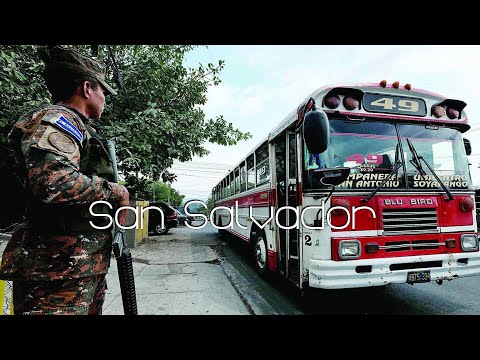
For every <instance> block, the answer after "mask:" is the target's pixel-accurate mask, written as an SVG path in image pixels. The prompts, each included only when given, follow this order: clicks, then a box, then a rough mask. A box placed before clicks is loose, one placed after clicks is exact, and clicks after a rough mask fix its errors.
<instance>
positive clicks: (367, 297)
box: [189, 225, 480, 315]
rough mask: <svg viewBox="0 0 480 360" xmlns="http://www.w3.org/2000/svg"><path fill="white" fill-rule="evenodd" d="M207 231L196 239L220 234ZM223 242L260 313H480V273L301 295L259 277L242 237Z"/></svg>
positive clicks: (235, 275)
mask: <svg viewBox="0 0 480 360" xmlns="http://www.w3.org/2000/svg"><path fill="white" fill-rule="evenodd" d="M204 230H205V231H203V232H202V234H201V233H198V235H192V236H193V238H194V239H195V238H196V237H197V236H208V237H210V236H216V235H215V233H216V230H215V229H214V228H213V227H212V226H211V225H209V226H208V227H206V228H205V229H204ZM189 231H193V230H189ZM209 231H211V234H210V233H209ZM193 232H195V231H193ZM198 241H202V240H201V239H200V238H198ZM203 241H205V240H203ZM222 244H223V246H222V247H221V249H222V256H223V257H224V261H222V266H223V267H224V269H225V271H226V273H227V276H229V277H230V280H231V281H232V282H233V284H234V285H235V286H236V287H237V291H239V292H240V293H241V294H242V295H243V296H244V300H246V302H247V304H248V305H249V306H250V308H251V310H252V312H253V313H255V314H437V315H439V314H442V315H443V314H452V315H460V314H461V315H464V314H468V315H471V314H480V276H473V277H467V278H462V279H457V280H454V281H450V282H448V281H446V282H444V283H443V285H437V284H436V283H434V282H433V283H427V284H415V285H409V284H395V285H389V286H387V287H386V288H385V289H383V290H382V289H378V288H365V289H348V290H330V291H326V290H318V289H315V291H313V292H312V294H309V296H308V297H307V298H302V297H301V296H300V294H299V293H298V291H296V289H294V288H293V287H292V286H290V285H289V284H288V283H287V282H286V281H285V279H280V278H273V279H270V280H269V281H265V280H264V279H262V278H261V277H259V276H258V275H257V273H256V272H255V271H254V268H253V264H252V262H251V261H250V257H249V255H250V254H249V252H248V248H247V247H246V246H243V244H242V240H240V239H236V238H233V239H232V238H229V239H228V240H226V241H224V242H222Z"/></svg>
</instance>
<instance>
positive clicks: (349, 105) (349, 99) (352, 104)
mask: <svg viewBox="0 0 480 360" xmlns="http://www.w3.org/2000/svg"><path fill="white" fill-rule="evenodd" d="M359 104H360V102H359V101H358V100H357V99H355V98H354V97H353V96H345V97H344V98H343V106H345V109H347V110H355V109H357V108H358V105H359Z"/></svg>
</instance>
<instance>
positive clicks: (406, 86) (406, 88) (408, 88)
mask: <svg viewBox="0 0 480 360" xmlns="http://www.w3.org/2000/svg"><path fill="white" fill-rule="evenodd" d="M403 88H404V89H405V90H410V89H411V88H412V85H411V84H405V86H404V87H403Z"/></svg>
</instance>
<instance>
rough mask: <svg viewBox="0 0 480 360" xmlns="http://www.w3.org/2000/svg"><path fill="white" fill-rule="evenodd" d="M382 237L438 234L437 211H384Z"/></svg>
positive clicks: (431, 209) (428, 209)
mask: <svg viewBox="0 0 480 360" xmlns="http://www.w3.org/2000/svg"><path fill="white" fill-rule="evenodd" d="M382 217H383V235H386V236H393V235H414V234H432V233H438V232H439V228H438V219H437V210H436V209H435V208H423V209H384V210H383V212H382Z"/></svg>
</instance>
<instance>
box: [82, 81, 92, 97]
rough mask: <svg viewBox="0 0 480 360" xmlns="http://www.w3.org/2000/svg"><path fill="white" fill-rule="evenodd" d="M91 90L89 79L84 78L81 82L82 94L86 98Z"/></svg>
mask: <svg viewBox="0 0 480 360" xmlns="http://www.w3.org/2000/svg"><path fill="white" fill-rule="evenodd" d="M91 90H92V85H91V84H90V81H88V80H85V81H84V82H83V83H82V96H83V97H84V98H85V99H88V98H89V97H90V91H91Z"/></svg>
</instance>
